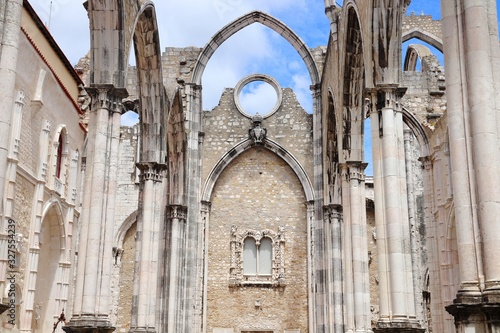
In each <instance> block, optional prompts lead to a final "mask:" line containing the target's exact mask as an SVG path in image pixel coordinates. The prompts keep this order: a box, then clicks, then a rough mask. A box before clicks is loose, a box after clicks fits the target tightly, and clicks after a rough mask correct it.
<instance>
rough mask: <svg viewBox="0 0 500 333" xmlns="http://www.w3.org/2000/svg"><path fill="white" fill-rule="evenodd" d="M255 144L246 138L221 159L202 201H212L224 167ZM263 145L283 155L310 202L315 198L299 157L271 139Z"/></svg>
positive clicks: (211, 172)
mask: <svg viewBox="0 0 500 333" xmlns="http://www.w3.org/2000/svg"><path fill="white" fill-rule="evenodd" d="M254 146H256V144H255V143H254V142H253V140H250V139H246V140H244V141H242V142H240V143H239V144H237V145H236V146H234V147H233V148H232V149H230V150H229V151H228V152H227V153H226V154H224V156H222V157H221V158H220V159H219V161H218V162H217V163H216V164H215V166H214V167H213V168H212V170H211V171H210V173H209V175H208V177H207V179H206V181H205V185H204V186H203V189H202V196H201V200H202V201H205V202H210V197H211V196H212V191H213V189H214V186H215V184H216V183H217V179H219V177H220V175H221V174H222V172H223V171H224V169H225V168H226V167H227V166H228V165H230V164H231V162H232V161H234V159H236V157H238V156H240V155H241V154H242V153H244V152H245V151H247V150H248V149H250V148H252V147H254ZM262 146H263V147H264V148H266V149H268V150H270V151H271V152H273V153H275V154H276V155H278V156H279V157H281V158H282V159H283V160H284V161H285V162H286V163H287V164H288V165H289V166H290V168H292V170H293V172H294V173H295V175H296V176H297V178H298V179H299V181H300V183H301V185H302V188H303V189H304V194H305V197H306V200H307V201H308V202H309V201H312V200H314V190H313V187H312V183H311V181H310V180H309V177H308V176H307V174H306V172H305V170H304V168H303V167H302V165H300V163H299V161H297V159H296V158H295V157H294V156H293V155H292V154H291V153H290V152H288V151H287V150H286V149H285V148H284V147H282V146H281V145H279V144H278V143H276V142H274V141H272V140H270V139H266V140H265V142H264V143H263V145H262Z"/></svg>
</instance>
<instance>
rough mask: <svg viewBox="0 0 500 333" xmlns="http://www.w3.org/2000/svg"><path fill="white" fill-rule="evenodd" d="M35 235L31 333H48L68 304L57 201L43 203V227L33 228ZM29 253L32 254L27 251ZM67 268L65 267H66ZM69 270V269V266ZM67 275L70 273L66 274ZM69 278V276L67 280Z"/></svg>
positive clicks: (61, 222) (67, 281) (64, 256)
mask: <svg viewBox="0 0 500 333" xmlns="http://www.w3.org/2000/svg"><path fill="white" fill-rule="evenodd" d="M36 228H37V230H35V234H36V235H38V239H37V240H36V243H35V246H36V250H35V252H34V253H35V254H36V255H35V256H33V255H31V256H30V261H32V260H33V262H30V267H37V270H36V275H35V279H36V283H35V290H37V292H36V293H35V294H34V299H33V300H32V302H33V304H32V305H31V306H32V308H33V309H34V319H35V320H34V321H33V323H32V325H33V326H32V330H33V332H47V331H51V330H52V328H53V327H52V325H53V323H54V322H55V321H57V318H58V317H59V315H60V313H61V311H62V309H63V308H64V307H65V305H66V302H67V295H64V294H63V293H62V289H63V286H65V287H66V286H67V285H68V284H69V280H67V279H66V280H65V277H66V276H65V275H66V274H63V270H64V268H65V267H64V266H65V263H66V261H67V259H68V256H67V255H65V252H66V250H67V249H66V242H65V240H66V234H65V228H64V217H63V215H62V209H61V205H60V203H59V201H58V200H56V199H52V200H50V201H49V202H47V203H46V205H45V207H44V209H43V214H42V223H41V225H39V226H36ZM30 252H32V251H30ZM66 266H68V265H66ZM68 268H69V266H68ZM66 271H67V272H69V270H66ZM67 278H69V275H68V276H67Z"/></svg>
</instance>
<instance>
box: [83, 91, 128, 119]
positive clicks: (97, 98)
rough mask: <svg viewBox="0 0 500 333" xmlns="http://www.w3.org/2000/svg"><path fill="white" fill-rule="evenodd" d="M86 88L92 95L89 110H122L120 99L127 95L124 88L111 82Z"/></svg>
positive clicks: (120, 111)
mask: <svg viewBox="0 0 500 333" xmlns="http://www.w3.org/2000/svg"><path fill="white" fill-rule="evenodd" d="M86 90H87V92H88V93H89V95H90V96H91V97H92V107H91V111H96V110H98V109H107V110H108V111H110V112H118V113H122V112H123V105H122V100H123V99H124V98H125V97H127V96H128V93H127V90H126V89H125V88H115V86H114V85H112V84H97V85H93V86H92V87H90V88H87V89H86Z"/></svg>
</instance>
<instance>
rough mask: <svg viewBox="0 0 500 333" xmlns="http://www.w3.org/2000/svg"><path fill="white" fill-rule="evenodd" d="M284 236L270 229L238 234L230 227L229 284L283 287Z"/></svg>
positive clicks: (282, 231) (279, 231)
mask: <svg viewBox="0 0 500 333" xmlns="http://www.w3.org/2000/svg"><path fill="white" fill-rule="evenodd" d="M284 252H285V234H284V228H283V227H280V228H279V230H278V232H274V231H272V230H269V229H264V230H249V229H245V230H243V231H242V232H238V229H237V227H236V226H233V227H232V228H231V267H230V278H229V284H230V285H231V286H242V285H259V286H261V285H267V286H272V287H278V286H284V285H285V258H284Z"/></svg>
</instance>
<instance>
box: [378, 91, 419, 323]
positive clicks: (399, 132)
mask: <svg viewBox="0 0 500 333" xmlns="http://www.w3.org/2000/svg"><path fill="white" fill-rule="evenodd" d="M401 96H402V91H399V89H397V87H394V86H384V87H382V86H381V87H379V91H378V92H377V97H376V99H374V100H375V101H376V102H375V103H376V104H375V105H376V108H377V111H376V112H372V115H371V117H372V120H373V122H372V138H373V145H374V146H376V149H374V151H373V154H374V156H375V157H374V162H375V163H374V182H375V186H380V187H381V191H380V190H378V189H376V190H375V202H377V205H376V206H375V218H376V227H377V246H378V255H379V278H380V318H379V322H378V323H377V328H376V331H377V332H419V331H421V330H422V329H421V328H420V325H419V323H418V321H417V320H416V311H415V299H414V288H413V270H412V263H411V247H410V231H409V218H408V201H407V196H408V195H407V188H406V171H405V156H404V146H403V143H404V142H403V116H402V112H401V109H400V106H399V99H400V97H401ZM377 130H378V131H377ZM377 132H378V133H377ZM376 154H377V155H376Z"/></svg>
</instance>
